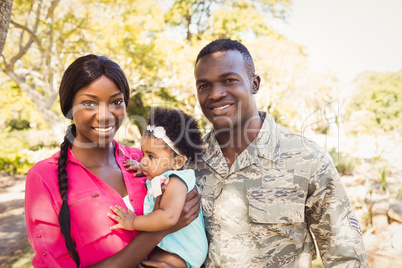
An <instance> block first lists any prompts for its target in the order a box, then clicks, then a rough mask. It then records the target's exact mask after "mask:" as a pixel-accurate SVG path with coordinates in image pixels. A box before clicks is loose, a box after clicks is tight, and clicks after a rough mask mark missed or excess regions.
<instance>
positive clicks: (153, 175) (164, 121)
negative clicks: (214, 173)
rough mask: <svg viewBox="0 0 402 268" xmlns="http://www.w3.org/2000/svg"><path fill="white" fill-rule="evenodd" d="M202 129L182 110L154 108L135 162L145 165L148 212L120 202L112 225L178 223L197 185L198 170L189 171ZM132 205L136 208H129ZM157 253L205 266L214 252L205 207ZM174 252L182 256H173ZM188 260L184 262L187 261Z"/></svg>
mask: <svg viewBox="0 0 402 268" xmlns="http://www.w3.org/2000/svg"><path fill="white" fill-rule="evenodd" d="M201 146H202V139H201V132H200V131H199V129H198V124H197V122H196V121H195V119H194V118H192V117H191V116H189V115H187V114H185V113H184V112H182V111H181V110H173V109H163V108H156V109H153V110H152V112H151V114H150V117H149V119H148V126H147V129H146V133H145V135H144V136H143V138H142V140H141V149H142V152H143V154H144V155H143V157H142V159H141V163H140V167H138V166H136V162H135V161H134V160H131V162H130V163H131V165H132V167H131V168H132V169H138V168H140V171H142V173H143V174H144V176H146V177H147V189H148V194H147V196H146V197H145V200H144V215H143V216H137V215H136V214H135V213H134V212H132V211H130V210H129V211H126V210H125V209H124V208H122V207H120V206H115V207H111V210H112V211H113V212H114V213H115V214H112V213H109V214H108V216H109V217H110V218H112V219H113V220H115V221H117V222H118V223H117V224H116V225H114V226H112V227H111V229H118V228H123V229H126V230H139V231H147V232H155V231H160V230H164V229H168V228H170V227H172V226H174V225H175V224H176V223H177V221H178V219H179V217H180V214H181V211H182V209H183V206H184V201H185V199H186V195H187V192H189V191H191V190H192V189H193V188H194V186H195V175H194V171H193V170H192V169H184V167H185V165H186V164H187V163H188V162H194V161H195V160H196V157H197V155H198V154H200V153H201V152H202V148H201ZM161 184H165V185H166V189H165V191H164V193H163V195H162V198H161V201H160V208H159V209H156V210H155V211H153V209H154V205H155V198H156V197H157V196H158V195H160V194H161V193H162V191H161ZM129 208H130V207H129ZM158 247H159V248H156V250H154V252H153V253H152V254H151V256H150V258H152V255H154V257H155V258H156V259H158V260H163V261H165V262H167V263H169V264H171V265H174V266H176V267H200V266H201V265H202V264H203V263H204V260H205V258H206V255H207V252H208V243H207V238H206V235H205V229H204V221H203V216H202V210H200V214H199V215H198V218H196V219H195V220H194V221H193V222H191V223H190V224H189V225H188V226H186V227H184V228H182V229H180V230H179V231H177V232H175V233H172V234H169V235H167V236H166V237H164V238H163V239H162V241H161V242H160V243H159V244H158ZM164 252H165V253H166V252H170V253H174V254H176V255H178V256H180V258H178V257H176V258H175V257H172V256H174V255H172V254H164ZM183 260H184V261H183Z"/></svg>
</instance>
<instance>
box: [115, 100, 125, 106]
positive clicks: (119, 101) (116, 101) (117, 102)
mask: <svg viewBox="0 0 402 268" xmlns="http://www.w3.org/2000/svg"><path fill="white" fill-rule="evenodd" d="M122 103H123V100H122V99H118V100H115V101H113V105H121V104H122Z"/></svg>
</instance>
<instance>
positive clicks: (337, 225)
mask: <svg viewBox="0 0 402 268" xmlns="http://www.w3.org/2000/svg"><path fill="white" fill-rule="evenodd" d="M194 74H195V79H196V87H197V95H198V101H199V104H200V106H201V109H202V111H203V113H204V115H205V116H206V118H207V119H208V120H209V121H210V122H211V123H212V126H213V130H212V131H211V132H209V133H208V134H207V135H206V137H205V143H206V144H205V153H204V155H203V156H202V164H201V165H198V166H197V167H196V175H197V183H198V186H199V188H200V191H201V196H202V205H203V213H204V218H205V226H206V230H207V235H208V238H209V254H208V258H207V260H206V262H205V266H206V267H230V268H232V267H258V268H260V267H311V260H312V258H313V257H314V255H315V245H314V239H313V236H314V238H315V241H316V244H317V247H318V249H319V252H320V255H321V258H322V260H323V263H324V266H331V267H368V263H367V257H366V253H365V249H364V245H363V239H362V235H361V232H360V229H359V225H358V223H357V220H356V217H355V215H354V213H353V209H352V207H351V204H350V202H349V200H348V198H347V196H346V192H345V189H344V187H343V186H342V184H341V182H340V178H339V175H338V173H337V171H336V169H335V167H334V165H333V163H332V160H331V158H330V157H329V156H328V154H326V153H323V149H322V148H320V147H319V146H318V145H316V144H315V143H313V142H311V141H309V140H307V139H305V138H303V137H301V136H300V135H298V134H296V133H294V132H292V131H290V130H288V129H286V128H284V127H281V126H279V125H277V124H276V123H275V122H274V121H273V119H272V118H271V117H270V116H269V115H267V114H266V113H265V112H258V110H257V106H256V102H255V99H254V94H256V93H257V92H258V90H259V86H260V81H261V80H260V77H259V76H258V75H256V74H255V71H254V63H253V60H252V57H251V55H250V53H249V52H248V50H247V48H246V47H244V46H243V45H242V44H240V43H239V42H237V41H233V40H229V39H220V40H216V41H213V42H211V43H210V44H208V45H207V46H206V47H204V48H203V49H202V50H201V51H200V53H199V55H198V57H197V61H196V64H195V70H194Z"/></svg>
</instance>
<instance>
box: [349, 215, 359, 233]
mask: <svg viewBox="0 0 402 268" xmlns="http://www.w3.org/2000/svg"><path fill="white" fill-rule="evenodd" d="M349 225H350V228H352V229H353V230H355V231H357V232H358V233H359V234H360V235H362V231H361V230H360V226H359V221H358V220H357V219H356V218H355V217H352V216H349Z"/></svg>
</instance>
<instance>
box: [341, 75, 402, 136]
mask: <svg viewBox="0 0 402 268" xmlns="http://www.w3.org/2000/svg"><path fill="white" fill-rule="evenodd" d="M354 83H355V84H356V86H357V93H356V94H355V96H353V98H351V101H350V103H349V106H348V107H347V117H348V118H349V117H351V118H356V115H358V114H362V113H364V114H365V116H364V117H362V118H361V120H360V121H359V122H356V123H357V124H358V126H359V125H360V127H364V128H366V129H365V131H366V132H373V131H374V132H375V131H376V129H382V130H384V131H398V132H399V133H401V132H402V113H401V108H400V107H402V98H401V96H402V70H400V71H398V72H386V73H379V72H374V71H365V72H363V73H361V74H359V75H358V76H357V77H356V79H355V81H354ZM370 128H371V129H370Z"/></svg>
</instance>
